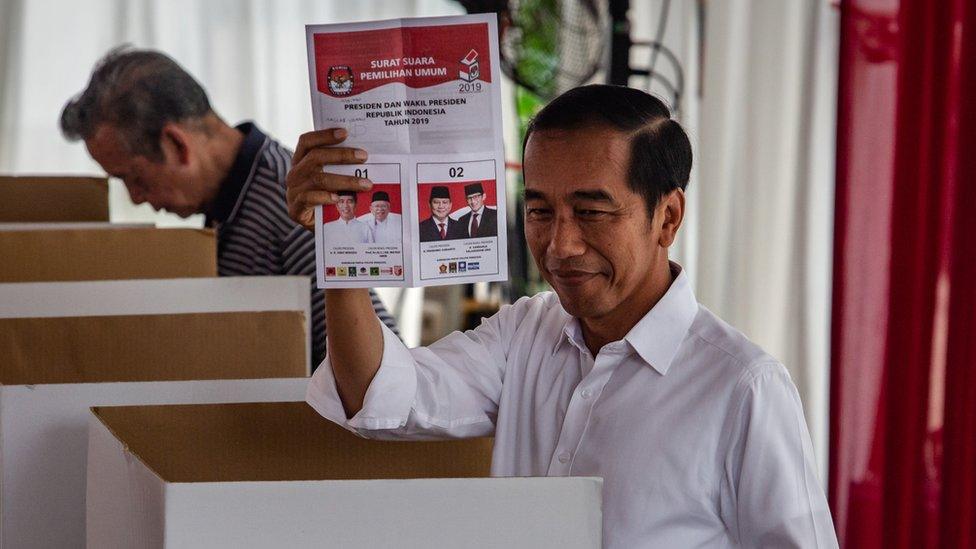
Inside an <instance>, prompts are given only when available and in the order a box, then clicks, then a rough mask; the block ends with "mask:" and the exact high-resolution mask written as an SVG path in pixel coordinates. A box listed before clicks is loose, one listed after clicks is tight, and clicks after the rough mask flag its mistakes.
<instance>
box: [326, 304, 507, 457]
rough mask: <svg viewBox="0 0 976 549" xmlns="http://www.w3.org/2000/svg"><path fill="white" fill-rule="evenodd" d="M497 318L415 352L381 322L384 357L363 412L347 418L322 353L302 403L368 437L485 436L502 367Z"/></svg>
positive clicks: (490, 424)
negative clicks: (306, 402)
mask: <svg viewBox="0 0 976 549" xmlns="http://www.w3.org/2000/svg"><path fill="white" fill-rule="evenodd" d="M501 315H503V313H499V314H497V315H495V316H494V317H492V318H490V319H486V320H484V321H483V322H482V324H481V326H479V327H478V328H476V329H474V330H469V331H467V332H464V333H461V332H454V333H452V334H450V335H448V336H447V337H445V338H443V339H441V340H440V341H438V342H437V343H435V344H433V345H431V346H429V347H418V348H416V349H407V348H406V346H405V345H404V344H403V343H402V342H401V341H400V339H399V338H397V337H396V335H394V334H393V332H392V331H390V329H389V328H387V327H386V326H382V332H383V358H382V361H381V362H380V367H379V370H377V372H376V376H375V377H374V378H373V381H372V382H371V383H370V386H369V388H368V389H367V391H366V396H365V398H364V401H363V407H362V409H361V410H360V411H359V412H358V413H357V414H356V415H355V416H353V417H352V418H349V419H347V418H346V414H345V411H344V409H343V407H342V401H341V400H340V399H339V393H338V390H337V388H336V384H335V378H334V376H333V373H332V364H331V362H330V360H329V357H328V356H326V358H325V360H324V361H323V363H322V365H321V366H320V367H319V368H318V369H317V370H316V371H315V374H314V375H313V376H312V379H311V381H310V383H309V386H308V393H307V400H308V403H309V404H310V405H311V406H312V407H313V408H315V410H316V411H318V412H319V414H321V415H322V416H324V417H326V418H327V419H329V420H331V421H333V422H335V423H337V424H339V425H341V426H343V427H345V428H347V429H349V430H351V431H353V432H355V433H357V434H359V435H361V436H365V437H369V438H381V439H425V438H427V439H437V438H463V437H478V436H488V435H491V434H492V433H494V430H495V419H496V417H497V413H498V401H499V398H500V395H501V389H502V382H503V380H504V375H505V367H506V358H505V357H506V355H505V352H504V349H503V348H502V344H501V341H502V339H501V338H500V337H499V325H500V323H501V320H500V319H499V318H498V317H499V316H501Z"/></svg>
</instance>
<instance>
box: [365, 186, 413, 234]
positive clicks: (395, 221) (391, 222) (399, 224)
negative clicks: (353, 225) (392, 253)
mask: <svg viewBox="0 0 976 549" xmlns="http://www.w3.org/2000/svg"><path fill="white" fill-rule="evenodd" d="M380 188H389V190H379V189H380ZM373 189H374V191H373V192H372V193H364V195H365V196H369V210H368V211H367V212H366V213H364V214H362V215H360V216H358V217H357V218H356V219H358V220H359V221H361V222H362V223H365V224H366V227H367V228H368V229H369V233H370V243H372V244H390V245H400V244H401V243H402V242H403V216H402V215H401V214H400V213H399V210H400V208H399V199H400V186H399V185H374V186H373ZM391 197H395V199H396V206H394V205H393V200H392V199H391ZM394 210H396V211H394Z"/></svg>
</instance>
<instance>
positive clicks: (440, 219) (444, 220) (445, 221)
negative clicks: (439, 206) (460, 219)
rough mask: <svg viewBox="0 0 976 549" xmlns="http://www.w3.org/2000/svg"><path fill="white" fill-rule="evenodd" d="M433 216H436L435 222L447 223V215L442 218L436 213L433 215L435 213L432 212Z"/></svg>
mask: <svg viewBox="0 0 976 549" xmlns="http://www.w3.org/2000/svg"><path fill="white" fill-rule="evenodd" d="M431 217H432V218H434V223H438V224H439V223H447V217H444V218H443V219H442V218H440V217H437V216H436V215H433V214H431Z"/></svg>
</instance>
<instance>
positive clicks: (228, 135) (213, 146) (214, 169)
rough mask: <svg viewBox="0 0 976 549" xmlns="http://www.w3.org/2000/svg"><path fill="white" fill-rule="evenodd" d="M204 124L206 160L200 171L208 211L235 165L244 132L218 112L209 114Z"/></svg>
mask: <svg viewBox="0 0 976 549" xmlns="http://www.w3.org/2000/svg"><path fill="white" fill-rule="evenodd" d="M203 124H204V127H203V137H202V139H203V143H204V145H203V149H204V155H202V158H204V159H205V160H204V164H203V165H202V166H201V169H200V172H201V181H202V185H201V186H202V192H203V194H204V196H203V198H204V200H203V202H204V204H205V205H206V207H205V211H206V209H209V208H210V207H211V206H212V205H213V202H214V200H216V199H217V194H218V193H219V192H220V184H221V183H223V181H224V180H225V179H227V176H228V174H230V170H231V168H232V167H233V166H234V161H235V160H236V159H237V155H238V153H240V150H241V145H242V144H243V143H244V134H243V133H241V132H240V130H238V129H237V128H234V127H233V126H228V125H227V124H226V123H224V121H223V120H221V119H220V118H219V117H218V116H217V115H216V114H210V115H207V116H206V117H205V118H204V122H203Z"/></svg>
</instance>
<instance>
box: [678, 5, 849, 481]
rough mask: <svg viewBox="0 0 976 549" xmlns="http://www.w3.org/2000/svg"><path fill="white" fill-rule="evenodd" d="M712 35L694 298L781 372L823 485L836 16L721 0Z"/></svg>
mask: <svg viewBox="0 0 976 549" xmlns="http://www.w3.org/2000/svg"><path fill="white" fill-rule="evenodd" d="M705 29H706V30H705V49H704V67H703V75H704V79H703V90H702V104H701V124H700V128H699V132H700V133H699V135H698V148H697V151H696V152H697V154H698V158H697V161H698V178H697V184H698V187H699V191H698V193H699V194H698V201H697V211H694V212H693V213H692V218H691V220H690V221H691V222H692V223H693V225H694V231H695V232H696V235H697V238H696V243H695V249H694V255H695V267H696V269H695V272H694V277H695V281H696V288H697V290H698V298H699V300H700V301H701V302H702V303H704V304H705V305H706V306H707V307H709V308H711V309H712V310H713V311H714V312H716V313H717V314H718V315H719V316H721V317H722V318H724V319H725V320H727V321H728V322H729V323H730V324H732V325H733V326H735V327H737V328H738V329H740V330H742V331H743V332H744V333H745V334H746V335H747V336H749V337H750V338H751V339H752V340H754V341H756V342H757V343H759V344H760V345H761V346H762V347H764V348H765V349H766V350H767V351H768V352H770V353H771V354H773V355H774V356H776V357H777V358H779V359H780V360H782V361H783V363H784V364H785V365H786V366H787V368H788V369H789V371H790V374H791V375H792V376H793V380H794V381H795V382H796V385H797V387H798V388H799V391H800V395H801V398H802V400H803V405H804V412H805V414H806V419H807V423H808V425H809V427H810V431H811V435H812V438H813V441H814V446H815V450H816V454H817V458H818V461H819V465H820V472H821V478H822V480H824V481H826V466H827V438H828V422H827V417H828V396H829V384H828V370H829V352H828V351H829V340H828V337H829V325H830V275H831V265H832V238H833V236H832V235H833V198H834V194H833V189H834V135H835V105H836V87H837V86H836V82H837V44H838V39H839V16H838V13H837V11H836V9H834V8H832V7H831V6H830V5H829V3H828V2H827V1H826V0H789V1H784V0H722V1H713V2H708V3H707V11H706V24H705Z"/></svg>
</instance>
